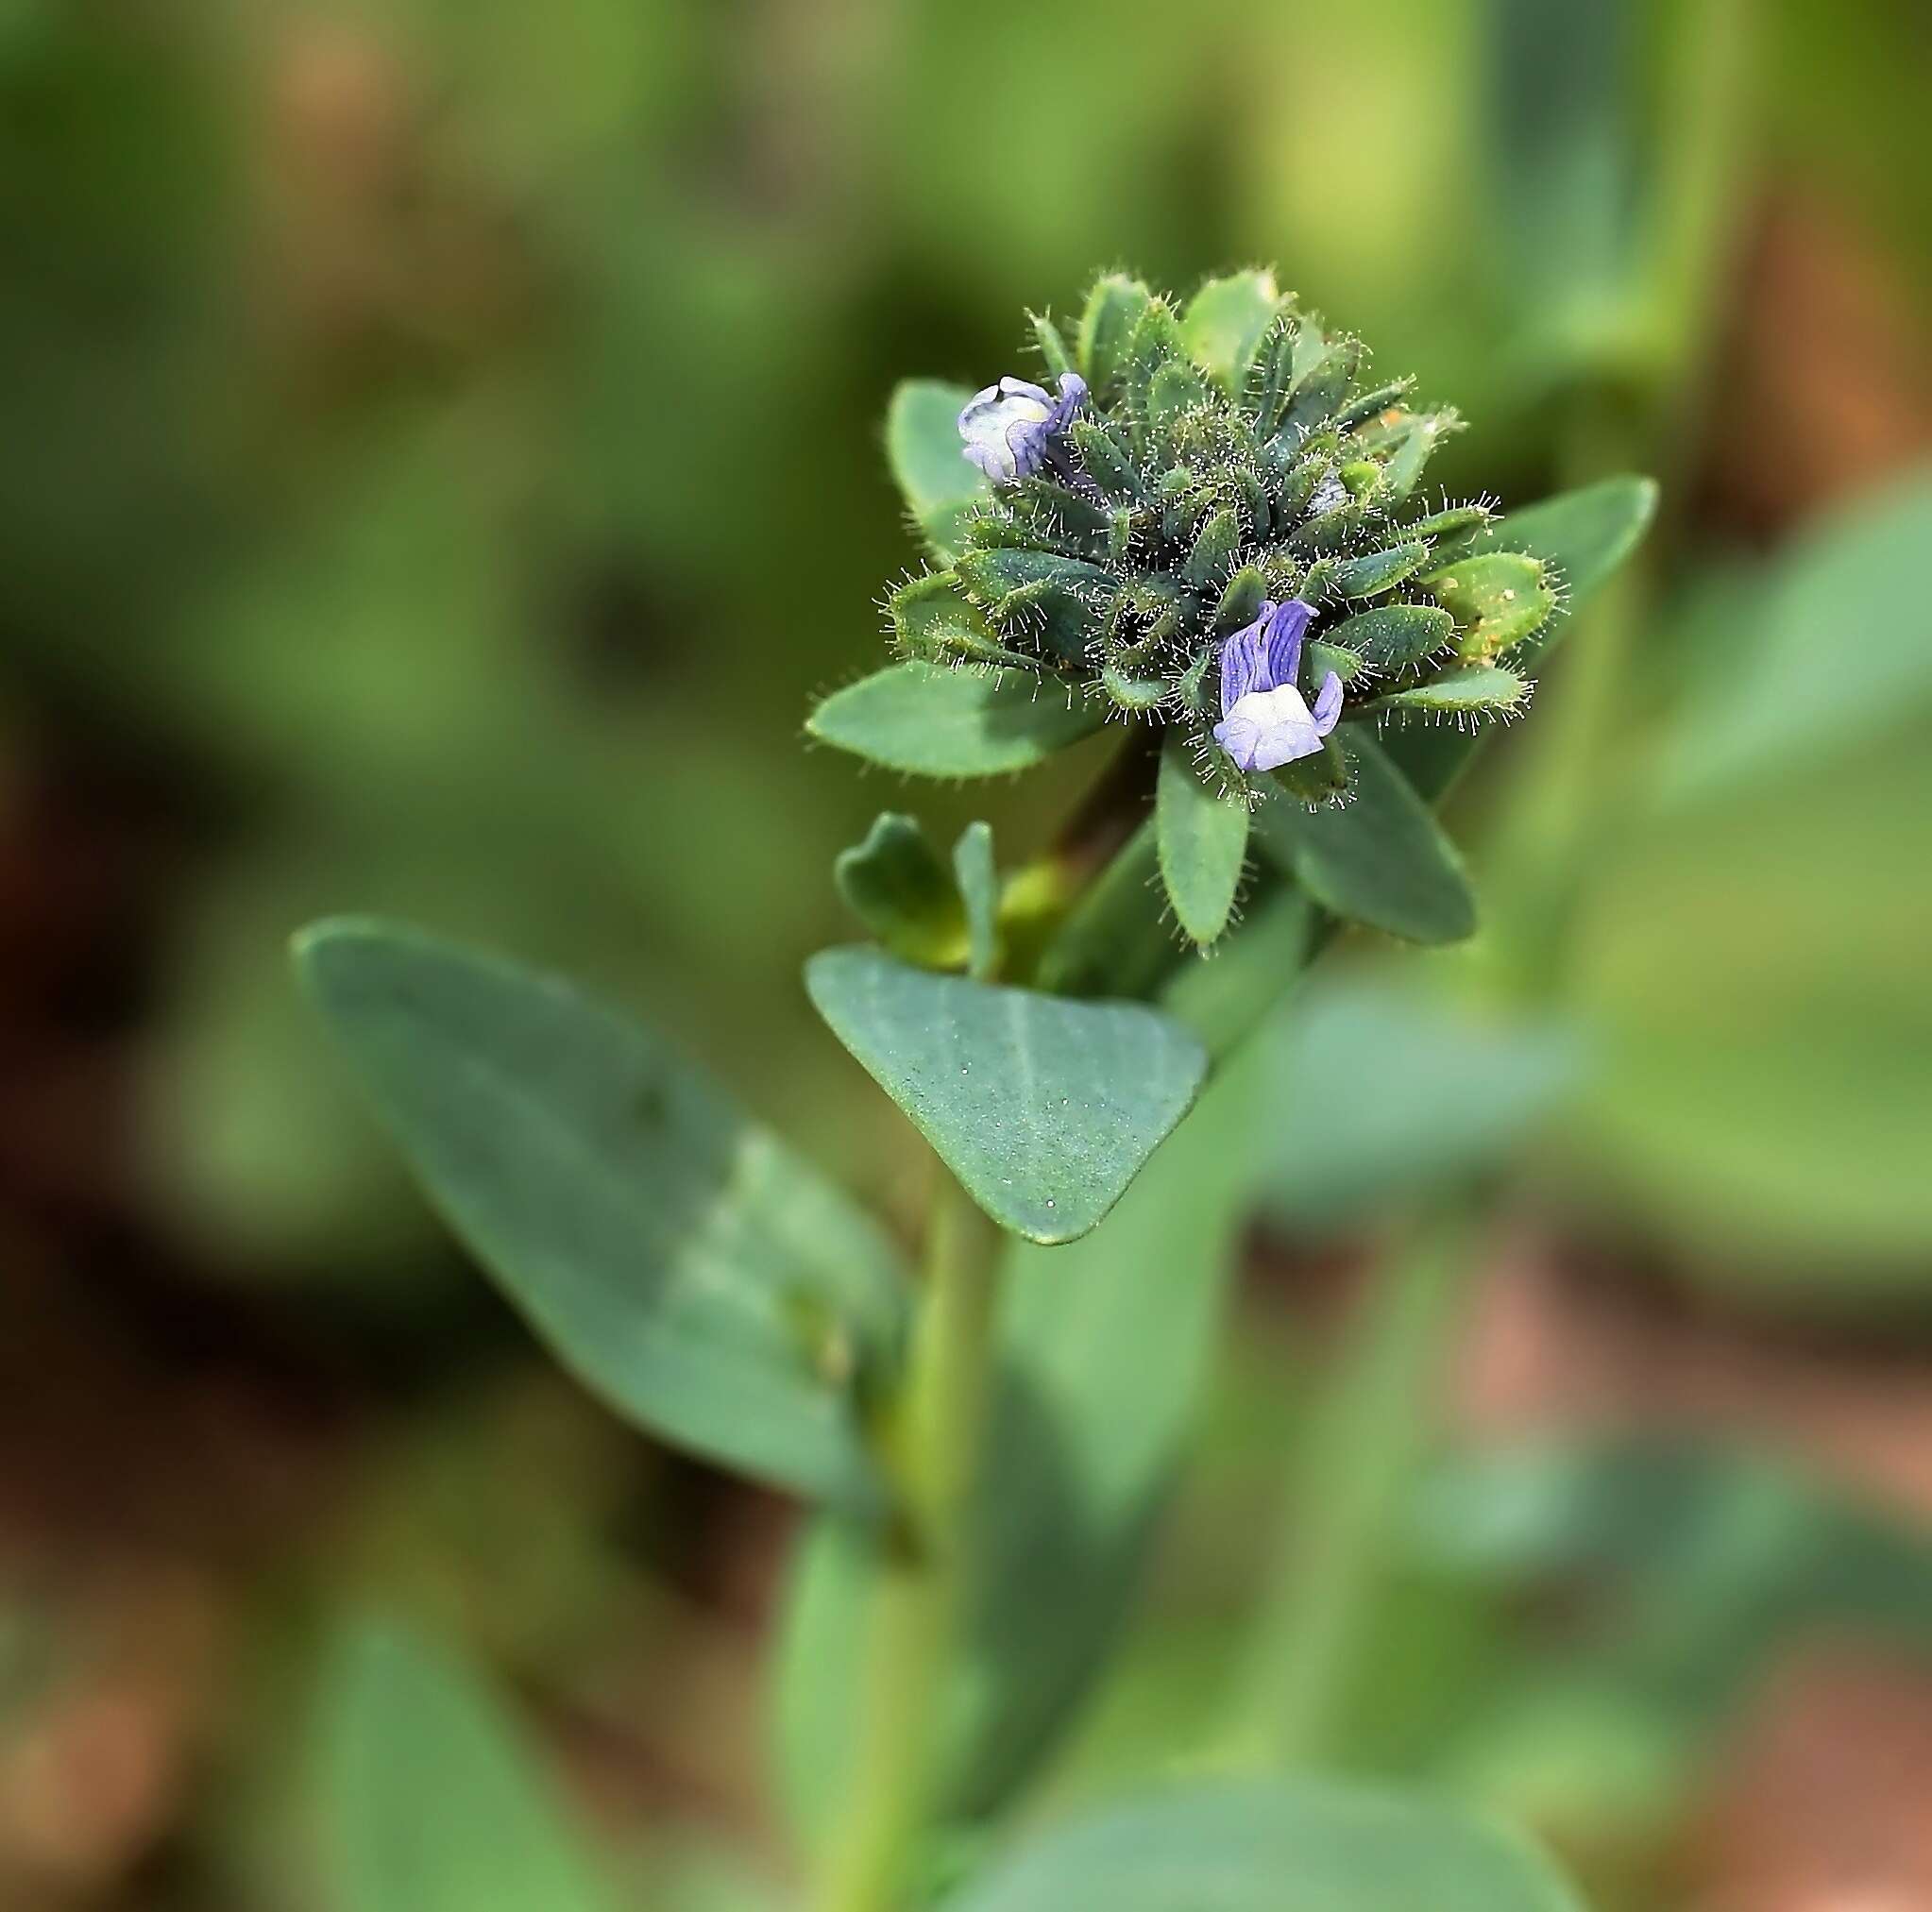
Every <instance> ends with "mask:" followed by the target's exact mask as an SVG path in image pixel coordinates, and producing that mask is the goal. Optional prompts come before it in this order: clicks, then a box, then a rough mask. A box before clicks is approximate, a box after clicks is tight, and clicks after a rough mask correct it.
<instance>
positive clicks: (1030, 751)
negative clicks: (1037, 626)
mask: <svg viewBox="0 0 1932 1912" xmlns="http://www.w3.org/2000/svg"><path fill="white" fill-rule="evenodd" d="M1103 721H1104V719H1103V717H1102V714H1101V712H1100V710H1099V708H1098V707H1097V706H1096V705H1093V704H1090V703H1079V702H1074V700H1073V698H1072V696H1071V694H1070V693H1069V692H1068V691H1067V690H1066V688H1065V687H1064V686H1063V685H1059V684H1058V683H1056V682H1055V681H1054V680H1053V679H1052V678H1046V677H1042V676H1041V675H1040V674H1039V673H1038V672H1036V671H1031V670H978V669H974V668H963V667H962V668H958V669H952V668H948V667H946V666H945V665H942V664H925V663H921V662H918V661H916V660H915V661H913V662H910V663H907V664H895V665H893V666H892V667H891V668H890V669H886V670H878V671H874V672H873V675H872V676H870V677H862V678H860V679H859V681H858V682H857V683H856V684H850V685H846V687H845V688H844V689H843V690H836V691H834V692H833V693H832V695H831V696H830V697H828V698H827V699H826V700H825V701H824V702H823V703H822V704H820V706H819V707H818V709H817V710H815V711H813V713H812V714H811V717H810V718H809V719H807V721H806V723H805V729H806V730H807V731H808V732H809V733H810V734H811V735H812V736H815V737H817V738H818V739H819V741H820V742H821V743H828V744H833V745H835V746H836V747H837V748H838V749H839V750H842V751H850V752H852V753H853V754H854V755H855V756H861V757H864V758H866V759H867V760H868V761H870V762H872V763H875V764H883V765H884V766H885V768H886V769H887V770H903V771H905V772H906V774H907V775H908V776H914V777H993V776H998V775H1000V774H1001V773H1002V772H1004V771H1008V770H1030V769H1031V768H1032V767H1033V766H1034V765H1035V764H1041V763H1044V762H1045V761H1046V759H1047V758H1048V757H1050V756H1052V755H1053V753H1055V752H1056V751H1060V750H1064V749H1065V748H1066V746H1067V745H1068V744H1070V743H1077V742H1078V741H1079V739H1080V738H1081V737H1083V736H1091V735H1092V734H1093V732H1094V731H1096V730H1098V729H1099V728H1100V726H1101V723H1102V722H1103Z"/></svg>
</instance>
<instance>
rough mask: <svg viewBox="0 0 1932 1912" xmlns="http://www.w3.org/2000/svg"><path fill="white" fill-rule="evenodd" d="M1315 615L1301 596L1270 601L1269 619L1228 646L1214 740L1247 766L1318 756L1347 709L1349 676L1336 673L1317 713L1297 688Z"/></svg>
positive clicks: (1265, 614) (1318, 699) (1271, 766)
mask: <svg viewBox="0 0 1932 1912" xmlns="http://www.w3.org/2000/svg"><path fill="white" fill-rule="evenodd" d="M1313 616H1314V609H1313V606H1312V605H1309V604H1304V603H1303V602H1302V601H1301V600H1300V599H1299V598H1291V599H1289V601H1287V602H1286V603H1285V604H1278V603H1275V602H1274V601H1272V600H1264V601H1263V604H1262V612H1261V616H1260V617H1259V618H1256V619H1255V620H1254V622H1253V623H1252V624H1250V625H1249V626H1248V627H1247V628H1246V630H1245V631H1237V632H1236V633H1235V634H1234V635H1233V636H1232V637H1230V638H1229V640H1228V642H1227V643H1226V644H1224V645H1223V646H1222V647H1221V721H1220V722H1219V723H1217V724H1216V725H1215V726H1214V741H1215V742H1216V743H1218V744H1219V745H1220V746H1221V748H1222V749H1223V750H1225V751H1226V752H1227V753H1228V754H1229V756H1230V757H1232V758H1233V759H1234V761H1235V764H1236V765H1237V766H1238V767H1239V768H1240V769H1242V770H1276V769H1279V768H1280V766H1281V765H1282V764H1292V763H1293V762H1294V761H1295V759H1296V757H1309V756H1313V754H1314V753H1315V752H1316V751H1318V750H1320V749H1321V747H1322V739H1323V738H1324V737H1325V736H1328V734H1329V733H1330V731H1331V730H1333V729H1334V727H1335V722H1336V719H1338V718H1339V717H1340V716H1341V714H1342V680H1341V679H1340V678H1339V677H1338V676H1337V675H1336V674H1335V673H1334V672H1333V671H1332V670H1331V671H1330V672H1329V674H1328V675H1327V676H1326V677H1325V678H1324V679H1323V680H1322V687H1321V689H1320V690H1319V691H1318V692H1316V694H1315V700H1314V708H1313V710H1311V709H1310V708H1309V707H1308V704H1307V703H1306V702H1304V701H1303V698H1302V695H1301V692H1300V691H1299V690H1298V689H1296V685H1295V678H1296V672H1297V671H1298V670H1299V669H1300V668H1301V639H1302V635H1303V634H1304V633H1305V632H1306V631H1307V629H1308V623H1309V619H1310V618H1313Z"/></svg>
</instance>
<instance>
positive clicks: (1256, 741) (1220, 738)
mask: <svg viewBox="0 0 1932 1912" xmlns="http://www.w3.org/2000/svg"><path fill="white" fill-rule="evenodd" d="M1322 736H1323V733H1322V731H1321V730H1319V729H1318V728H1317V727H1316V724H1315V720H1314V718H1313V716H1312V715H1311V714H1310V711H1309V708H1308V705H1307V704H1306V703H1304V702H1302V697H1301V693H1300V691H1298V690H1296V687H1295V686H1294V685H1292V684H1283V685H1278V686H1277V687H1276V688H1275V689H1273V690H1251V691H1249V692H1248V693H1247V695H1246V697H1243V698H1241V699H1239V700H1237V702H1235V705H1234V707H1233V709H1231V710H1230V711H1229V713H1228V715H1227V716H1226V717H1225V718H1223V719H1222V720H1221V721H1220V722H1219V723H1217V724H1216V725H1215V726H1214V741H1215V742H1216V743H1218V744H1219V745H1220V746H1221V748H1222V749H1223V750H1225V751H1226V752H1227V753H1228V754H1229V756H1230V757H1232V758H1233V759H1234V761H1235V763H1236V764H1237V765H1238V766H1239V767H1240V768H1241V769H1242V770H1279V769H1280V766H1281V765H1283V764H1290V763H1293V762H1294V761H1295V760H1296V758H1297V757H1308V756H1313V754H1314V753H1315V752H1317V751H1318V750H1320V749H1321V747H1322Z"/></svg>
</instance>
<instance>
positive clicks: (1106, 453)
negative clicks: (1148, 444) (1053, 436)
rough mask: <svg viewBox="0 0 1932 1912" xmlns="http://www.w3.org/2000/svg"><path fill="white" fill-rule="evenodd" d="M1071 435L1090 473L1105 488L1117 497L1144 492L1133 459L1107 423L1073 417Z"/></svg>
mask: <svg viewBox="0 0 1932 1912" xmlns="http://www.w3.org/2000/svg"><path fill="white" fill-rule="evenodd" d="M1069 436H1071V438H1072V439H1073V441H1074V449H1075V451H1076V452H1077V453H1078V454H1079V459H1080V464H1081V466H1082V467H1083V468H1084V469H1085V471H1086V473H1087V476H1088V477H1089V478H1091V479H1092V480H1093V482H1094V483H1095V484H1097V485H1098V486H1099V487H1100V488H1101V490H1102V491H1105V492H1110V493H1111V494H1112V495H1113V496H1114V497H1116V498H1120V497H1128V498H1138V497H1139V496H1140V495H1141V482H1140V480H1139V478H1138V477H1136V476H1135V473H1134V467H1133V462H1132V461H1131V460H1130V459H1129V458H1128V457H1127V451H1126V449H1125V448H1124V447H1123V446H1122V445H1121V443H1120V441H1119V439H1117V438H1116V437H1115V436H1114V435H1113V433H1112V431H1110V430H1109V429H1108V427H1107V426H1105V425H1103V424H1102V423H1101V422H1100V421H1099V420H1098V419H1097V418H1089V417H1085V416H1082V417H1079V418H1076V419H1075V420H1074V423H1073V430H1072V431H1071V432H1070V433H1069Z"/></svg>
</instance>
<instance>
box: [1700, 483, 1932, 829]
mask: <svg viewBox="0 0 1932 1912" xmlns="http://www.w3.org/2000/svg"><path fill="white" fill-rule="evenodd" d="M1927 551H1932V478H1920V479H1917V480H1914V481H1912V482H1907V483H1905V484H1901V485H1898V486H1896V487H1895V488H1894V489H1893V490H1891V491H1890V492H1889V493H1885V494H1882V495H1881V496H1879V497H1877V498H1873V499H1864V500H1861V501H1860V503H1859V504H1858V505H1857V506H1856V507H1855V508H1853V509H1852V510H1851V511H1849V512H1847V513H1845V514H1842V515H1840V516H1838V517H1837V518H1835V519H1834V520H1833V521H1832V522H1831V523H1830V524H1828V525H1826V526H1824V527H1823V528H1822V529H1820V530H1818V531H1815V532H1813V533H1810V534H1809V535H1808V536H1806V537H1805V539H1803V540H1802V541H1801V542H1800V543H1799V544H1798V545H1797V546H1796V547H1794V548H1793V549H1792V550H1790V551H1789V552H1788V553H1787V554H1785V555H1783V556H1781V557H1780V559H1779V561H1778V563H1777V564H1776V565H1775V566H1774V567H1770V575H1769V576H1768V577H1767V578H1766V579H1765V580H1764V583H1763V586H1762V597H1761V601H1760V602H1759V603H1758V604H1756V605H1754V606H1753V607H1752V609H1751V611H1749V612H1747V613H1746V614H1745V615H1746V618H1748V620H1749V624H1748V628H1749V641H1748V643H1745V644H1741V645H1738V646H1736V647H1734V651H1733V653H1732V655H1731V658H1730V660H1729V661H1730V663H1731V667H1732V668H1729V669H1725V670H1722V671H1720V672H1717V673H1714V674H1713V681H1712V682H1711V684H1710V685H1709V688H1708V690H1707V691H1706V692H1705V693H1704V694H1703V695H1702V696H1700V697H1698V698H1697V699H1696V700H1695V701H1694V702H1693V705H1692V707H1691V708H1690V709H1688V710H1686V713H1685V717H1684V720H1683V722H1682V724H1681V725H1680V728H1679V735H1678V736H1677V739H1676V748H1675V749H1674V751H1673V752H1672V755H1671V761H1670V764H1669V784H1670V789H1671V794H1673V795H1688V794H1699V793H1702V792H1703V791H1705V790H1709V789H1713V788H1715V787H1719V786H1720V785H1722V784H1724V783H1726V782H1728V781H1731V780H1734V779H1736V778H1738V777H1740V776H1749V775H1752V774H1754V773H1761V774H1776V773H1777V772H1778V771H1780V770H1788V769H1789V768H1790V766H1791V765H1793V764H1794V763H1800V762H1807V761H1810V762H1815V761H1816V760H1817V758H1818V757H1819V755H1820V754H1821V753H1822V752H1824V751H1827V750H1830V749H1833V748H1839V749H1841V748H1843V747H1844V746H1845V745H1846V744H1847V743H1848V742H1849V741H1850V740H1851V739H1852V738H1854V737H1855V736H1859V735H1861V734H1864V733H1866V732H1868V731H1869V730H1870V729H1871V727H1872V721H1873V716H1874V714H1876V715H1878V716H1880V717H1881V718H1883V719H1884V720H1886V721H1888V722H1891V723H1896V724H1905V723H1909V722H1911V721H1913V720H1914V719H1918V718H1920V717H1921V716H1922V715H1923V714H1924V711H1925V710H1926V709H1927V708H1928V707H1932V595H1928V593H1927V592H1926V591H1925V589H1924V583H1923V578H1924V565H1925V554H1926V552H1927Z"/></svg>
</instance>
